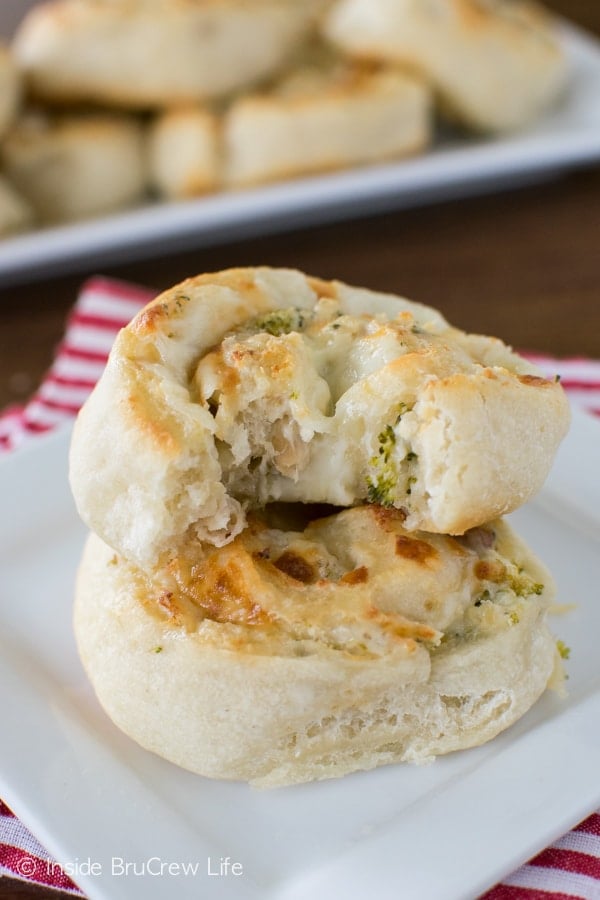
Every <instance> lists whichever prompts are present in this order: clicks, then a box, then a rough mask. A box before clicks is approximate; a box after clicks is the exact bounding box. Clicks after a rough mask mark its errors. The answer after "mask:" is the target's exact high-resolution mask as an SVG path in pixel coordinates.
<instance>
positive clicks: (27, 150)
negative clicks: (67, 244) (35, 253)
mask: <svg viewBox="0 0 600 900" xmlns="http://www.w3.org/2000/svg"><path fill="white" fill-rule="evenodd" d="M1 153H2V157H3V160H4V167H5V169H6V172H7V174H8V175H9V176H10V178H11V180H12V181H13V182H14V184H15V185H16V186H17V187H18V189H19V190H20V191H21V193H22V194H23V196H24V197H25V198H26V199H27V201H28V202H29V203H30V204H31V206H32V207H33V208H34V209H35V212H36V214H37V217H38V218H39V219H40V221H41V222H43V223H52V222H69V221H72V220H76V219H83V218H87V217H90V216H99V215H102V214H104V213H109V212H113V211H117V210H121V209H125V208H127V207H129V206H132V205H134V204H135V203H137V202H139V201H140V200H141V198H142V196H143V194H144V190H145V188H146V162H145V142H144V131H143V128H142V126H141V125H140V123H139V122H137V121H136V120H135V119H134V118H129V117H125V116H120V115H115V114H109V113H106V114H100V113H99V114H90V115H65V116H49V115H46V114H44V113H41V112H40V113H33V114H29V115H27V116H25V117H23V119H21V121H20V122H18V123H17V125H16V126H15V127H14V128H13V129H12V131H11V132H10V134H9V135H8V136H7V138H6V141H5V142H4V145H3V147H2V151H1Z"/></svg>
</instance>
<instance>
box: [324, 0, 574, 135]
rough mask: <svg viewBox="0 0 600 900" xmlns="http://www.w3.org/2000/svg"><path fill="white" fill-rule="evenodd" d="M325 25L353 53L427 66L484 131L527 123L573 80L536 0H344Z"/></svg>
mask: <svg viewBox="0 0 600 900" xmlns="http://www.w3.org/2000/svg"><path fill="white" fill-rule="evenodd" d="M324 30H325V32H326V34H327V37H328V38H329V39H330V40H331V41H332V42H333V43H334V44H335V45H336V46H337V47H339V48H340V49H342V50H344V51H345V52H347V53H349V54H350V55H352V56H356V57H358V58H361V59H362V58H367V59H377V60H385V61H387V62H395V63H400V64H403V65H406V66H408V67H410V68H412V69H414V70H415V71H417V72H419V73H421V75H422V76H423V77H424V78H426V79H428V80H429V81H431V83H432V85H433V86H434V88H435V89H436V90H437V92H438V93H439V95H440V98H441V99H442V101H443V105H444V106H445V107H446V108H447V109H448V110H449V111H451V113H452V115H453V116H454V117H457V118H459V119H460V120H461V121H463V122H464V123H465V124H466V125H469V126H471V127H474V128H476V129H480V130H483V131H505V130H510V129H516V128H520V127H522V126H524V125H526V124H527V123H528V122H530V121H531V120H533V119H534V118H535V117H536V116H537V115H539V114H540V113H541V112H542V111H543V110H544V109H545V108H546V107H548V106H549V105H550V104H551V103H552V102H553V101H554V100H555V99H556V98H557V96H558V95H559V94H560V93H561V91H562V90H563V88H564V86H565V83H566V80H567V64H566V59H565V55H564V53H563V50H562V48H561V46H560V42H559V40H558V35H557V32H556V28H555V26H554V23H553V20H552V19H551V17H550V16H549V15H548V14H547V13H545V11H544V10H543V9H542V7H540V6H538V5H537V4H535V3H530V2H529V0H509V2H503V0H338V2H337V3H336V4H335V5H334V7H333V9H332V10H331V12H330V14H329V16H328V18H327V20H326V23H325V25H324Z"/></svg>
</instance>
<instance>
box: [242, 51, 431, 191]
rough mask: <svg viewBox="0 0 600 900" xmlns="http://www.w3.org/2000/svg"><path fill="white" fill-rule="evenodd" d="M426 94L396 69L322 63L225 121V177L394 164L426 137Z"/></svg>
mask: <svg viewBox="0 0 600 900" xmlns="http://www.w3.org/2000/svg"><path fill="white" fill-rule="evenodd" d="M430 100H431V97H430V90H429V88H428V87H427V86H426V85H425V84H424V83H423V82H422V81H420V80H418V79H416V78H414V77H411V76H409V75H405V74H403V73H401V72H399V71H396V70H394V69H381V70H374V69H373V68H370V67H365V66H356V65H352V64H348V63H340V62H339V61H338V60H335V59H334V60H324V61H322V62H321V63H320V65H318V66H317V65H308V66H305V67H302V68H300V69H298V70H297V71H296V72H294V73H293V74H290V75H288V76H287V77H286V78H284V79H283V80H281V81H280V82H279V83H278V84H277V85H276V86H275V87H273V88H271V89H270V90H269V91H268V92H264V93H261V94H249V95H247V96H242V97H240V98H239V99H238V100H237V101H235V102H234V103H233V104H232V106H231V107H230V109H229V110H228V112H227V114H226V116H225V123H224V132H225V133H224V141H225V159H226V173H225V180H226V182H227V183H228V184H230V185H233V186H238V185H246V184H253V183H258V182H263V181H273V180H276V179H282V178H289V177H293V176H295V175H305V174H309V173H312V172H320V171H326V170H332V169H342V168H345V167H348V166H355V165H361V164H363V163H373V162H379V161H382V160H390V159H397V158H400V157H403V156H409V155H411V154H414V153H417V152H419V151H421V150H423V149H424V148H425V147H426V146H427V144H428V143H429V141H430V138H431V102H430Z"/></svg>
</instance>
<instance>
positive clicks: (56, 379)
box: [44, 372, 96, 390]
mask: <svg viewBox="0 0 600 900" xmlns="http://www.w3.org/2000/svg"><path fill="white" fill-rule="evenodd" d="M48 381H51V382H52V384H60V385H61V386H63V387H72V388H83V389H84V390H86V389H88V388H89V389H90V390H92V389H93V388H94V387H95V386H96V379H95V378H70V377H69V376H67V375H57V374H56V373H55V372H50V373H49V374H48V375H46V377H45V379H44V384H46V383H47V382H48Z"/></svg>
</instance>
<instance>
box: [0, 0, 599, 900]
mask: <svg viewBox="0 0 600 900" xmlns="http://www.w3.org/2000/svg"><path fill="white" fill-rule="evenodd" d="M547 5H548V6H551V7H553V8H554V9H556V10H557V11H559V12H562V13H563V14H564V15H568V16H569V17H570V18H571V20H573V21H576V22H579V23H580V24H582V25H584V26H586V27H587V28H589V29H592V30H595V31H596V32H597V33H598V34H600V3H599V2H598V0H551V2H548V4H547ZM257 263H267V264H270V265H274V266H283V265H285V266H297V267H299V268H301V269H303V270H305V271H307V272H310V273H312V274H316V275H320V276H322V277H324V278H328V277H337V278H341V279H343V280H346V281H348V282H350V283H354V284H359V285H365V286H369V287H372V288H379V289H382V290H389V291H394V292H399V293H402V294H404V295H406V296H408V297H411V298H413V299H415V300H420V301H422V302H424V303H429V304H431V305H433V306H437V307H439V308H440V309H441V310H442V311H443V312H444V314H445V315H446V316H447V317H448V318H449V319H450V321H452V322H453V323H455V324H457V325H459V326H462V327H464V328H467V329H469V330H472V331H480V332H484V333H485V332H487V333H490V334H496V335H498V336H500V337H502V338H504V339H505V340H506V341H508V342H509V343H511V344H513V345H514V346H516V347H522V348H529V349H537V350H541V351H547V352H548V353H551V354H556V355H568V354H581V355H586V356H592V357H596V358H600V166H596V167H591V168H587V169H585V170H580V171H578V172H576V173H573V174H570V175H567V176H565V177H561V178H560V179H557V180H554V181H549V182H547V183H544V184H539V185H537V186H534V187H528V188H524V189H520V190H511V191H509V192H505V193H501V194H497V195H495V196H485V197H478V198H471V199H465V200H459V201H454V202H451V203H445V204H442V205H438V206H428V207H426V208H421V209H415V210H410V211H402V212H397V213H391V214H385V215H380V216H376V217H373V218H370V219H365V218H363V219H360V220H357V221H347V222H344V223H341V224H336V225H331V226H325V227H318V228H310V229H307V230H302V231H295V232H291V233H286V234H279V235H277V236H274V237H266V238H260V239H253V240H247V241H244V242H239V243H234V244H228V245H222V246H219V247H214V248H211V249H204V250H198V251H195V252H186V253H179V254H171V255H170V256H168V257H165V258H154V259H153V260H151V261H146V262H143V263H139V262H138V263H136V262H131V263H128V264H126V265H120V266H117V267H110V266H102V273H103V274H106V275H112V276H116V277H119V278H124V279H129V280H132V281H135V282H138V283H139V284H144V285H148V286H151V287H154V288H156V289H160V288H165V287H168V286H169V285H171V284H174V283H175V282H177V281H178V280H181V279H183V278H185V277H187V276H188V275H192V274H196V273H198V272H201V271H210V270H216V269H221V268H224V267H227V266H234V265H245V264H257ZM95 272H96V268H95V266H94V263H93V260H92V261H90V266H89V269H88V271H87V272H85V273H80V274H78V275H71V276H68V277H59V278H52V279H47V280H45V281H43V282H37V283H33V284H24V285H21V286H19V287H14V288H7V289H4V290H0V407H2V406H4V405H6V404H7V403H9V402H19V401H22V400H24V399H25V398H26V397H27V396H28V394H29V393H30V392H31V391H32V390H33V389H34V388H35V387H36V385H37V383H38V381H39V379H40V377H41V376H42V374H43V372H44V370H45V369H46V368H47V367H48V365H49V364H50V361H51V358H52V351H53V347H54V346H55V345H56V343H57V342H58V340H59V338H60V337H61V334H62V330H63V325H64V319H65V316H66V314H67V312H68V310H69V308H70V306H71V304H72V303H73V301H74V299H75V297H76V294H77V290H78V286H79V285H80V284H81V282H82V280H83V278H84V276H85V275H89V274H93V273H95ZM57 896H59V895H57V893H56V892H54V891H52V892H49V891H46V890H45V889H43V888H37V887H32V886H29V885H19V884H18V883H16V882H14V881H12V880H10V879H1V878H0V898H2V900H7V898H11V900H12V898H17V897H31V898H46V897H53V898H57ZM64 896H66V895H64Z"/></svg>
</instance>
